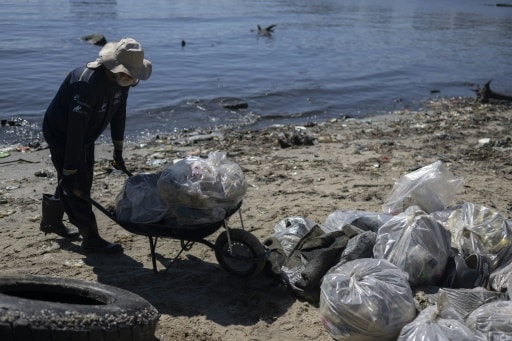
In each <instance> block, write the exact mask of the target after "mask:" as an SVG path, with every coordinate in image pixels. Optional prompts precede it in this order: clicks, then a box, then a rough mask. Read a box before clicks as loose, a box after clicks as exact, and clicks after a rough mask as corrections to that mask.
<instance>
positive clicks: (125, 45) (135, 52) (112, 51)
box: [87, 38, 152, 80]
mask: <svg viewBox="0 0 512 341" xmlns="http://www.w3.org/2000/svg"><path fill="white" fill-rule="evenodd" d="M98 55H99V56H98V58H97V59H96V60H95V61H94V62H90V63H88V64H87V67H88V68H91V69H95V68H97V67H99V66H100V65H105V67H106V68H107V69H109V70H110V71H111V72H113V73H119V72H124V73H126V74H128V75H130V76H132V77H133V78H136V79H142V80H146V79H148V78H149V76H151V71H152V65H151V62H150V61H149V60H147V59H144V50H143V49H142V46H141V45H140V43H138V42H137V41H136V40H135V39H132V38H123V39H121V40H120V41H118V42H112V43H107V44H106V45H105V46H103V48H102V49H101V50H100V52H99V54H98Z"/></svg>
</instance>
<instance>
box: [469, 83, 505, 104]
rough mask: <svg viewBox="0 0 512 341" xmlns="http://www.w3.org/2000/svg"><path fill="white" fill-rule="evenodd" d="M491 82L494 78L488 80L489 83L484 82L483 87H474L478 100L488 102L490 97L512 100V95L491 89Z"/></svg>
mask: <svg viewBox="0 0 512 341" xmlns="http://www.w3.org/2000/svg"><path fill="white" fill-rule="evenodd" d="M491 82H492V79H491V80H489V81H487V83H485V84H484V86H483V87H482V89H480V87H477V88H476V89H473V91H474V92H476V101H477V102H480V103H487V102H489V100H490V99H497V100H505V101H512V96H509V95H504V94H500V93H498V92H494V91H492V90H491Z"/></svg>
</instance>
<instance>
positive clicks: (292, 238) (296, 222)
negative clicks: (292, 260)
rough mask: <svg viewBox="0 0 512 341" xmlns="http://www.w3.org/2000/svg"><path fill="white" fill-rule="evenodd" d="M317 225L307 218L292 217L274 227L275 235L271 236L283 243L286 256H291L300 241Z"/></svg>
mask: <svg viewBox="0 0 512 341" xmlns="http://www.w3.org/2000/svg"><path fill="white" fill-rule="evenodd" d="M313 226H315V223H314V222H313V221H311V220H309V219H307V218H303V217H299V216H292V217H287V218H285V219H282V220H280V221H279V222H278V223H277V224H276V225H275V226H274V231H275V232H274V234H273V235H272V236H271V237H273V238H276V239H277V240H279V242H280V243H281V246H282V248H283V251H284V252H285V254H286V256H289V255H290V253H291V252H292V250H293V248H294V247H295V246H296V245H297V243H298V242H299V240H300V239H301V238H302V237H304V236H305V235H306V233H308V232H309V231H310V230H311V229H312V228H313Z"/></svg>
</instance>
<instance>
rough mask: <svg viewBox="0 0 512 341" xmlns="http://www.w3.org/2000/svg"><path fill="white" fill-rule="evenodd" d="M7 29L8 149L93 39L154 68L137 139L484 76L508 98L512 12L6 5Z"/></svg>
mask: <svg viewBox="0 0 512 341" xmlns="http://www.w3.org/2000/svg"><path fill="white" fill-rule="evenodd" d="M505 1H506V0H503V2H505ZM271 24H274V25H276V26H275V31H274V33H273V35H272V36H271V37H262V36H259V35H258V34H257V25H261V26H263V27H266V26H268V25H271ZM0 29H1V31H2V32H3V34H2V38H0V42H1V43H0V65H2V71H1V75H2V81H3V82H2V85H1V90H0V103H1V104H2V105H1V107H0V118H1V119H2V120H3V121H4V123H5V120H7V124H5V125H4V126H0V145H6V144H15V143H28V142H30V141H33V140H37V139H40V138H41V133H40V127H41V122H42V117H43V114H44V111H45V110H46V107H47V106H48V104H49V103H50V101H51V99H52V97H53V95H54V94H55V92H56V90H57V89H58V87H59V85H60V83H61V82H62V80H63V79H64V77H65V76H66V74H67V72H69V71H70V70H71V69H73V68H74V67H76V66H79V65H81V64H84V63H87V62H89V61H92V60H94V59H95V58H96V56H97V53H98V51H99V49H100V47H97V46H94V45H91V44H88V43H86V42H84V41H82V40H80V37H82V36H85V35H88V34H93V33H98V34H103V35H105V37H106V38H107V40H110V41H113V40H119V39H121V38H123V37H133V38H135V39H136V40H138V41H139V42H141V43H142V45H143V47H144V50H145V52H146V58H148V59H150V60H151V61H152V63H153V74H152V76H151V78H150V79H149V80H148V81H146V82H141V83H140V84H139V85H138V86H137V87H135V88H133V89H132V90H131V91H130V97H129V99H128V123H127V137H128V139H130V140H132V141H135V140H140V139H146V138H148V137H151V136H153V135H154V134H158V133H167V132H172V131H181V130H183V129H203V128H217V127H226V126H229V127H241V128H242V129H258V128H262V127H266V126H270V125H274V124H288V123H291V124H302V123H305V122H315V121H322V120H326V119H330V118H337V117H345V116H349V117H365V116H372V115H381V114H385V113H389V112H393V111H394V110H404V109H417V108H419V107H421V106H422V104H423V103H424V101H425V100H428V99H431V98H436V97H440V96H442V97H451V96H474V92H473V91H472V89H474V88H475V86H477V85H482V84H483V83H485V82H486V81H488V80H489V79H493V82H492V89H493V90H495V91H497V92H502V93H506V94H512V8H509V7H498V6H496V3H495V2H490V1H480V0H450V1H446V0H431V1H414V0H388V1H385V0H316V1H310V0H259V1H258V0H251V1H249V0H215V1H210V0H193V1H191V0H173V1H170V0H146V1H139V0H117V1H116V0H90V1H84V0H68V1H64V0H52V1H41V0H10V1H5V0H0ZM182 41H185V42H186V45H185V46H184V47H182V44H181V42H182ZM227 99H230V100H233V99H236V100H239V101H242V102H243V103H246V104H247V108H245V109H239V110H227V109H225V108H224V107H223V106H221V105H219V103H220V102H222V101H223V100H224V101H226V100H227ZM9 124H15V125H14V126H10V125H9Z"/></svg>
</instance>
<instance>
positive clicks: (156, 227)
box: [114, 215, 224, 241]
mask: <svg viewBox="0 0 512 341" xmlns="http://www.w3.org/2000/svg"><path fill="white" fill-rule="evenodd" d="M114 218H115V221H116V222H117V223H118V224H119V225H120V226H121V227H122V228H124V229H125V230H127V231H129V232H131V233H134V234H139V235H143V236H146V237H162V238H173V239H179V240H188V241H198V240H200V239H203V238H205V237H207V236H209V235H211V234H213V233H214V232H216V231H217V230H218V229H219V228H221V227H222V226H223V224H224V220H221V221H217V222H212V223H206V224H194V225H180V224H178V223H177V222H172V221H162V222H157V223H133V222H129V221H120V220H117V219H116V217H115V215H114Z"/></svg>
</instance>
